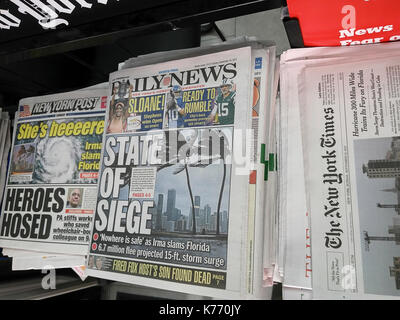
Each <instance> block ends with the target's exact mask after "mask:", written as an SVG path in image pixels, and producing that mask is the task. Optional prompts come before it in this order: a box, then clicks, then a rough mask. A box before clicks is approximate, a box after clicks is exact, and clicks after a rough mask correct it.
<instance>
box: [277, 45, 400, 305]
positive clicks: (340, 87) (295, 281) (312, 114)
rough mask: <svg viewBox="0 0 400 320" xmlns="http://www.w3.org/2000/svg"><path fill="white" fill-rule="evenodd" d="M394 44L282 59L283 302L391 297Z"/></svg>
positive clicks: (397, 62)
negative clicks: (285, 300) (288, 300)
mask: <svg viewBox="0 0 400 320" xmlns="http://www.w3.org/2000/svg"><path fill="white" fill-rule="evenodd" d="M399 48H400V44H399V43H387V44H379V45H368V46H359V47H346V48H308V49H296V50H289V51H287V52H285V53H283V54H282V56H281V83H280V89H281V109H280V111H281V112H280V134H279V139H280V144H281V146H280V147H281V151H280V162H279V163H280V181H279V199H280V200H279V205H280V215H281V225H282V232H283V233H282V236H281V241H282V243H283V244H284V245H283V246H281V247H280V251H279V260H280V261H281V264H280V265H281V266H282V272H283V276H284V278H283V296H284V298H286V299H310V298H314V299H359V298H366V299H376V298H398V297H399V296H400V285H399V284H400V282H399V277H400V273H399V261H400V258H399V256H400V250H399V246H398V243H400V242H399V238H398V236H399V234H400V233H399V231H398V230H399V219H398V214H399V211H398V210H399V209H398V207H399V202H398V201H399V200H398V192H399V189H398V179H399V178H398V177H399V173H398V171H399V170H400V165H399V163H400V162H398V161H397V159H398V151H397V150H398V149H397V147H398V146H397V144H398V142H397V141H398V138H397V137H398V136H399V128H400V118H399V116H398V115H399V112H400V109H399V107H400V95H399V92H400V81H399V74H400V73H399V70H400V56H399V55H398V50H399Z"/></svg>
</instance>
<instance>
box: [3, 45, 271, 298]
mask: <svg viewBox="0 0 400 320" xmlns="http://www.w3.org/2000/svg"><path fill="white" fill-rule="evenodd" d="M275 55H276V53H275V46H274V45H273V44H271V43H263V42H257V41H256V40H254V39H240V40H237V41H233V42H230V43H226V44H223V45H218V46H211V47H207V48H200V49H188V50H180V51H171V52H164V53H158V54H152V55H148V56H141V57H137V58H133V59H130V60H128V61H126V62H124V63H121V65H120V67H119V70H118V71H116V72H114V73H112V74H110V79H109V83H107V84H105V85H100V86H99V87H97V88H89V89H85V90H80V91H74V92H69V93H63V94H57V95H51V96H43V97H34V98H28V99H23V100H22V101H20V107H19V113H18V114H17V116H16V122H15V128H14V134H13V145H12V150H11V152H12V156H11V161H10V169H9V171H8V177H7V181H6V190H5V194H4V201H3V206H2V210H1V218H0V219H1V220H0V221H1V224H0V247H3V248H4V253H5V254H8V255H9V256H12V257H13V269H15V270H21V269H41V268H64V267H72V268H75V270H76V271H77V272H79V273H80V274H81V275H82V278H84V277H85V276H87V275H89V276H93V277H99V278H104V279H109V280H116V281H121V282H127V283H132V284H136V285H143V286H148V287H153V288H155V289H165V290H172V291H180V292H184V293H189V294H196V295H199V296H204V297H212V298H223V299H269V298H270V296H271V292H272V284H273V281H274V277H276V266H277V261H275V260H276V259H275V257H276V256H277V254H276V252H275V247H276V245H275V243H274V242H276V241H277V240H276V238H277V234H278V227H277V226H278V225H279V224H278V220H279V219H278V218H279V217H278V215H277V210H276V209H277V201H276V198H277V193H278V189H277V181H278V179H277V175H276V170H275V169H276V155H275V153H276V130H277V126H276V125H275V120H276V117H275V106H276V91H277V86H278V85H277V84H278V81H277V79H278V71H277V70H278V69H277V67H276V63H275Z"/></svg>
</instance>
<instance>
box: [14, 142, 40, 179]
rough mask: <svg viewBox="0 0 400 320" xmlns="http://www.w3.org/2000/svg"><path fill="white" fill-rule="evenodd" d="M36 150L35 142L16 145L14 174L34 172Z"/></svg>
mask: <svg viewBox="0 0 400 320" xmlns="http://www.w3.org/2000/svg"><path fill="white" fill-rule="evenodd" d="M35 152H36V148H35V144H34V143H25V144H20V145H17V146H15V147H14V152H13V157H12V162H11V166H12V167H11V172H12V174H21V173H32V172H33V168H34V165H35Z"/></svg>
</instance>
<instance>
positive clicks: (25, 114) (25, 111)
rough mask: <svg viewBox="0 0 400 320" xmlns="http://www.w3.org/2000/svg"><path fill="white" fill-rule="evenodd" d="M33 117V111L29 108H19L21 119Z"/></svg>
mask: <svg viewBox="0 0 400 320" xmlns="http://www.w3.org/2000/svg"><path fill="white" fill-rule="evenodd" d="M30 115H31V111H30V109H29V106H27V105H24V106H20V107H19V116H20V117H29V116H30Z"/></svg>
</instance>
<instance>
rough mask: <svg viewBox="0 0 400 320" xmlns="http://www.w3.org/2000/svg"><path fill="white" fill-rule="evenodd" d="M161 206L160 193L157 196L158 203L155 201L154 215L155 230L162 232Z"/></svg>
mask: <svg viewBox="0 0 400 320" xmlns="http://www.w3.org/2000/svg"><path fill="white" fill-rule="evenodd" d="M163 205H164V195H163V194H162V193H160V194H159V195H158V201H157V213H156V223H155V229H156V230H162V212H163Z"/></svg>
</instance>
